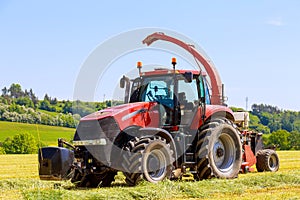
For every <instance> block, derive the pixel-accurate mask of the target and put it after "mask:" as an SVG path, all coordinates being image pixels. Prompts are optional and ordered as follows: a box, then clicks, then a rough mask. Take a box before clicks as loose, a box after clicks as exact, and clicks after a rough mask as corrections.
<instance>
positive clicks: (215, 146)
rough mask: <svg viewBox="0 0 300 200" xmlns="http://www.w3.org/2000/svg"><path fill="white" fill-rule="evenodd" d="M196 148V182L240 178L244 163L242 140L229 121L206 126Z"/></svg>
mask: <svg viewBox="0 0 300 200" xmlns="http://www.w3.org/2000/svg"><path fill="white" fill-rule="evenodd" d="M196 148H197V151H196V157H197V167H196V171H197V174H194V178H195V179H196V180H199V179H200V180H202V179H209V178H212V177H216V178H236V177H237V176H238V173H239V170H240V167H241V163H242V145H241V139H240V134H239V132H238V131H237V130H236V129H235V128H234V127H233V125H232V124H231V123H230V122H229V121H228V120H227V119H216V120H214V121H211V122H210V123H207V124H205V125H204V126H203V127H202V129H201V130H200V132H199V135H198V142H197V145H196Z"/></svg>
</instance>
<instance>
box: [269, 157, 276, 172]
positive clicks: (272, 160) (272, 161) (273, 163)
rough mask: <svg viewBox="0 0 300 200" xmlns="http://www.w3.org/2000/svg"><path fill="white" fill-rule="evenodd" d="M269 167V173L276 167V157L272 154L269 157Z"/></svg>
mask: <svg viewBox="0 0 300 200" xmlns="http://www.w3.org/2000/svg"><path fill="white" fill-rule="evenodd" d="M269 166H270V169H271V171H273V170H275V169H276V167H277V158H276V156H275V155H274V154H272V155H271V156H270V159H269Z"/></svg>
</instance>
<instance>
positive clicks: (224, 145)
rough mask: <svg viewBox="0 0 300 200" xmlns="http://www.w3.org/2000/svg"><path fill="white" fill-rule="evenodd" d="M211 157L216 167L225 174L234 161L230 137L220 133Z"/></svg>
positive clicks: (233, 149) (232, 144) (233, 148)
mask: <svg viewBox="0 0 300 200" xmlns="http://www.w3.org/2000/svg"><path fill="white" fill-rule="evenodd" d="M213 157H214V162H215V165H216V167H217V168H218V169H219V170H220V171H221V172H227V171H229V170H230V169H231V168H232V165H233V163H234V160H235V157H236V155H235V145H234V140H233V139H232V137H231V136H230V135H229V134H227V133H222V134H221V135H220V137H219V138H218V140H217V141H216V142H215V143H214V146H213Z"/></svg>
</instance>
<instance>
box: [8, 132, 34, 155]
mask: <svg viewBox="0 0 300 200" xmlns="http://www.w3.org/2000/svg"><path fill="white" fill-rule="evenodd" d="M3 148H4V150H5V152H6V153H7V154H33V153H36V152H37V143H36V141H35V139H34V137H33V135H31V134H29V133H20V134H17V135H15V136H14V137H13V139H11V138H6V140H5V141H4V142H3Z"/></svg>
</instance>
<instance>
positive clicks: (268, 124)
mask: <svg viewBox="0 0 300 200" xmlns="http://www.w3.org/2000/svg"><path fill="white" fill-rule="evenodd" d="M251 108H252V111H250V126H249V128H250V129H252V130H256V131H258V132H262V133H264V141H265V145H266V146H269V145H275V146H277V148H278V149H281V150H300V112H296V111H289V110H282V109H279V108H278V107H276V106H271V105H266V104H253V105H252V107H251Z"/></svg>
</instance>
